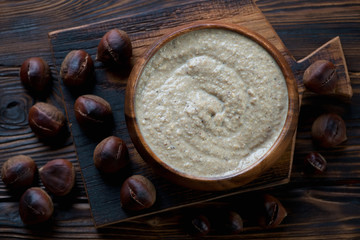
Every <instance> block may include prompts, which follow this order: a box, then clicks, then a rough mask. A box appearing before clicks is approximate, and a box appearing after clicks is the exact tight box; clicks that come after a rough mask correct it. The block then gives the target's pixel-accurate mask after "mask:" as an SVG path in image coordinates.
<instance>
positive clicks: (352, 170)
mask: <svg viewBox="0 0 360 240" xmlns="http://www.w3.org/2000/svg"><path fill="white" fill-rule="evenodd" d="M189 2H193V1H190V0H189V1H186V0H185V1H181V3H179V1H175V0H174V1H172V0H169V1H154V0H149V1H142V0H138V1H86V2H84V1H41V4H40V2H38V1H32V0H30V1H0V43H1V44H0V84H1V88H0V91H1V95H0V96H3V95H4V94H6V96H7V97H3V98H1V101H0V103H1V105H0V109H1V116H4V115H6V116H7V117H6V118H7V119H12V120H11V121H13V124H9V122H11V121H9V120H6V122H7V123H6V124H5V125H6V126H5V128H6V129H5V128H4V127H3V126H4V123H3V120H1V122H0V130H1V133H0V164H2V163H3V161H5V160H6V159H7V158H8V156H12V155H15V154H19V153H24V154H30V155H31V156H33V157H34V158H35V160H36V161H39V165H41V164H43V163H45V162H46V161H47V159H48V158H53V157H58V156H62V157H65V158H70V159H72V161H74V162H76V160H75V159H76V155H75V152H74V151H75V150H74V147H73V146H72V143H71V139H69V143H67V144H66V145H65V146H64V147H61V148H58V149H52V148H49V147H48V146H46V145H44V144H43V143H42V142H39V141H38V140H37V139H36V138H35V137H34V136H33V135H32V133H31V132H30V130H29V129H28V128H27V126H26V120H25V121H24V120H22V118H24V116H26V114H25V115H22V114H21V111H19V110H17V108H18V106H25V107H24V108H21V109H27V108H28V107H29V106H31V105H32V104H33V103H34V102H36V101H37V99H36V98H33V97H31V96H30V95H29V94H27V93H26V92H25V91H24V90H23V89H22V86H21V84H20V81H19V79H18V77H17V72H18V69H19V66H20V65H21V63H22V62H23V61H24V60H25V59H26V58H28V57H32V56H41V57H44V58H45V59H46V60H47V61H48V62H51V54H50V47H49V44H48V40H47V34H48V32H50V31H54V30H56V29H61V28H67V27H74V26H79V25H83V24H90V23H94V22H97V21H102V20H107V19H110V18H114V17H125V16H130V15H133V14H139V13H141V12H142V13H144V12H151V11H161V9H162V8H163V7H169V6H179V10H181V8H182V7H181V5H182V4H184V5H186V4H188V3H189ZM256 3H257V5H258V6H259V7H260V9H261V10H262V11H263V13H264V14H265V16H266V17H267V19H268V20H269V21H270V23H271V24H272V26H273V27H274V28H275V30H276V32H277V34H278V35H279V36H280V38H281V39H282V41H283V42H284V43H285V45H286V47H287V48H288V49H289V51H290V52H291V53H292V54H293V55H294V57H295V58H296V59H297V60H298V59H301V58H303V57H305V56H307V55H308V54H310V53H311V52H312V51H314V50H315V49H316V48H318V47H319V46H320V45H322V44H324V43H325V42H327V41H329V40H330V39H332V38H334V37H336V36H340V38H341V43H342V46H343V50H344V53H345V57H346V61H347V66H348V69H349V72H350V79H351V84H352V87H353V92H354V96H353V99H352V102H351V103H344V102H339V101H337V100H334V99H332V98H324V97H319V96H310V97H309V98H305V99H304V101H303V107H302V109H301V114H300V119H299V120H300V122H299V128H298V135H297V141H296V149H295V155H294V166H293V174H292V178H291V182H292V183H291V184H290V185H287V186H286V188H280V189H274V190H269V193H271V194H274V196H276V197H278V198H279V199H280V200H281V202H282V203H283V205H284V206H285V208H286V209H287V211H288V216H287V217H286V218H285V220H284V222H283V223H282V224H281V225H280V226H279V227H278V228H276V229H273V230H262V229H260V228H259V227H257V226H256V224H250V222H249V221H247V220H246V221H245V231H244V233H242V234H241V235H222V234H218V233H216V232H215V231H213V232H211V233H210V234H209V236H208V237H206V238H208V239H305V240H310V239H359V238H360V233H359V227H358V226H359V225H360V222H359V217H358V216H360V213H359V212H358V210H359V209H360V208H359V206H360V203H359V189H360V188H359V187H360V186H359V183H360V178H359V176H360V175H359V172H360V165H359V156H360V155H359V153H360V138H359V136H360V124H359V123H360V114H359V113H360V109H359V106H358V102H359V101H360V99H359V93H360V90H359V89H360V85H359V84H360V73H359V71H360V63H359V61H358V59H359V57H360V47H359V46H360V44H359V39H360V38H359V36H360V29H359V27H358V26H359V20H360V17H359V13H360V11H359V7H360V3H359V1H357V0H345V1H344V0H317V1H310V0H301V1H293V0H291V1H288V0H257V1H256ZM51 67H52V69H53V70H54V66H51ZM57 88H59V85H57V86H54V89H57ZM12 99H16V103H12V102H13V101H12ZM55 99H58V100H59V102H56V101H55V103H58V104H60V105H59V106H61V104H62V103H61V100H60V99H61V98H60V97H55V98H54V97H51V100H55ZM20 102H22V103H20ZM9 103H11V104H9ZM62 106H63V105H62ZM62 109H63V110H64V108H62ZM12 111H14V112H12ZM329 111H331V112H336V113H339V114H340V115H341V116H343V118H344V119H345V121H346V124H347V128H348V136H349V139H348V140H347V142H345V143H343V144H341V145H340V146H338V147H336V148H334V149H321V148H318V147H316V146H315V145H313V143H312V140H311V136H310V127H311V123H312V121H313V120H314V119H315V117H316V116H317V115H318V114H321V113H322V112H329ZM4 112H6V113H4ZM16 112H19V113H16ZM3 114H4V115H3ZM312 150H317V151H320V152H321V153H322V154H323V155H324V156H325V157H326V158H327V160H328V163H329V165H328V169H327V171H326V172H325V173H324V174H321V175H306V174H304V172H303V167H302V166H303V165H302V162H303V158H304V156H305V155H306V154H307V152H308V151H312ZM77 170H78V172H79V168H77ZM77 186H78V188H77V191H76V192H75V200H72V201H70V202H68V204H67V205H66V204H64V205H62V206H61V207H59V208H57V209H56V214H55V215H54V217H53V221H52V222H51V224H49V225H46V226H40V227H37V228H36V227H35V228H29V227H24V226H23V224H22V223H21V221H20V219H19V216H18V210H17V201H18V198H17V197H16V196H14V195H12V194H11V193H10V192H9V191H8V190H7V189H6V188H5V186H4V185H3V183H2V182H0V239H191V238H190V237H189V236H188V235H187V234H186V231H185V230H184V228H183V227H182V224H181V223H182V218H183V216H184V212H183V211H170V212H169V213H166V214H157V215H155V216H152V217H146V218H141V219H137V220H133V221H128V222H125V223H122V224H115V225H113V226H111V227H106V228H104V229H101V230H97V229H95V228H94V227H93V222H92V219H91V216H90V210H89V204H88V203H87V198H86V194H85V191H84V189H82V187H81V186H82V181H81V178H80V177H79V176H78V177H77ZM243 197H245V196H243V195H240V196H239V197H238V198H234V197H232V198H226V199H223V200H221V201H216V202H212V203H213V205H210V206H209V205H199V206H196V207H194V208H186V209H187V210H188V211H189V212H192V211H195V210H197V209H208V208H207V207H210V210H206V212H209V211H211V210H212V209H213V208H215V207H218V208H220V209H226V208H230V209H236V207H237V206H238V205H239V200H241V199H242V198H243ZM57 205H58V202H57Z"/></svg>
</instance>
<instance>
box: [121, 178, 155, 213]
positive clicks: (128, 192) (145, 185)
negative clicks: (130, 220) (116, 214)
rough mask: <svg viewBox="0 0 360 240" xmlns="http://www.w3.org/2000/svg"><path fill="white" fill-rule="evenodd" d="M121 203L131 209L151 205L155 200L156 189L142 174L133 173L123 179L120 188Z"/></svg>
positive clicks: (139, 208)
mask: <svg viewBox="0 0 360 240" xmlns="http://www.w3.org/2000/svg"><path fill="white" fill-rule="evenodd" d="M120 198H121V205H122V207H123V208H125V209H127V210H131V211H139V210H143V209H146V208H149V207H151V206H152V205H153V204H154V203H155V200H156V189H155V187H154V185H153V184H152V182H151V181H150V180H149V179H147V178H146V177H144V176H141V175H133V176H131V177H129V178H128V179H126V180H125V182H124V183H123V185H122V187H121V190H120Z"/></svg>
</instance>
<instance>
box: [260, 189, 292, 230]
mask: <svg viewBox="0 0 360 240" xmlns="http://www.w3.org/2000/svg"><path fill="white" fill-rule="evenodd" d="M286 216H287V212H286V210H285V208H284V206H283V205H282V204H281V202H280V201H279V200H278V199H277V198H275V197H274V196H271V195H269V194H265V195H264V196H263V198H262V211H261V214H260V215H259V218H258V223H259V225H260V226H261V227H263V228H266V229H269V228H275V227H277V226H278V225H279V224H280V223H281V222H282V220H283V219H284V218H285V217H286Z"/></svg>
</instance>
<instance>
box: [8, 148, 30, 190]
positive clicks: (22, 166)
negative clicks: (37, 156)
mask: <svg viewBox="0 0 360 240" xmlns="http://www.w3.org/2000/svg"><path fill="white" fill-rule="evenodd" d="M36 171H37V168H36V164H35V162H34V160H33V159H32V158H31V157H28V156H25V155H17V156H14V157H11V158H9V159H8V160H7V161H6V162H4V164H3V165H2V168H1V178H2V180H3V182H4V183H5V185H6V186H8V187H10V188H12V189H15V188H24V187H29V186H31V185H32V183H33V182H34V178H35V174H36Z"/></svg>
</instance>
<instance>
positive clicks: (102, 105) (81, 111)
mask: <svg viewBox="0 0 360 240" xmlns="http://www.w3.org/2000/svg"><path fill="white" fill-rule="evenodd" d="M74 111H75V117H76V120H77V121H78V123H79V124H80V126H81V127H83V128H86V129H90V128H93V127H94V128H95V127H100V126H105V125H106V124H107V123H110V122H111V120H112V110H111V106H110V104H109V103H108V102H107V101H106V100H105V99H103V98H101V97H99V96H96V95H91V94H87V95H82V96H80V97H78V98H77V99H76V101H75V104H74Z"/></svg>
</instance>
